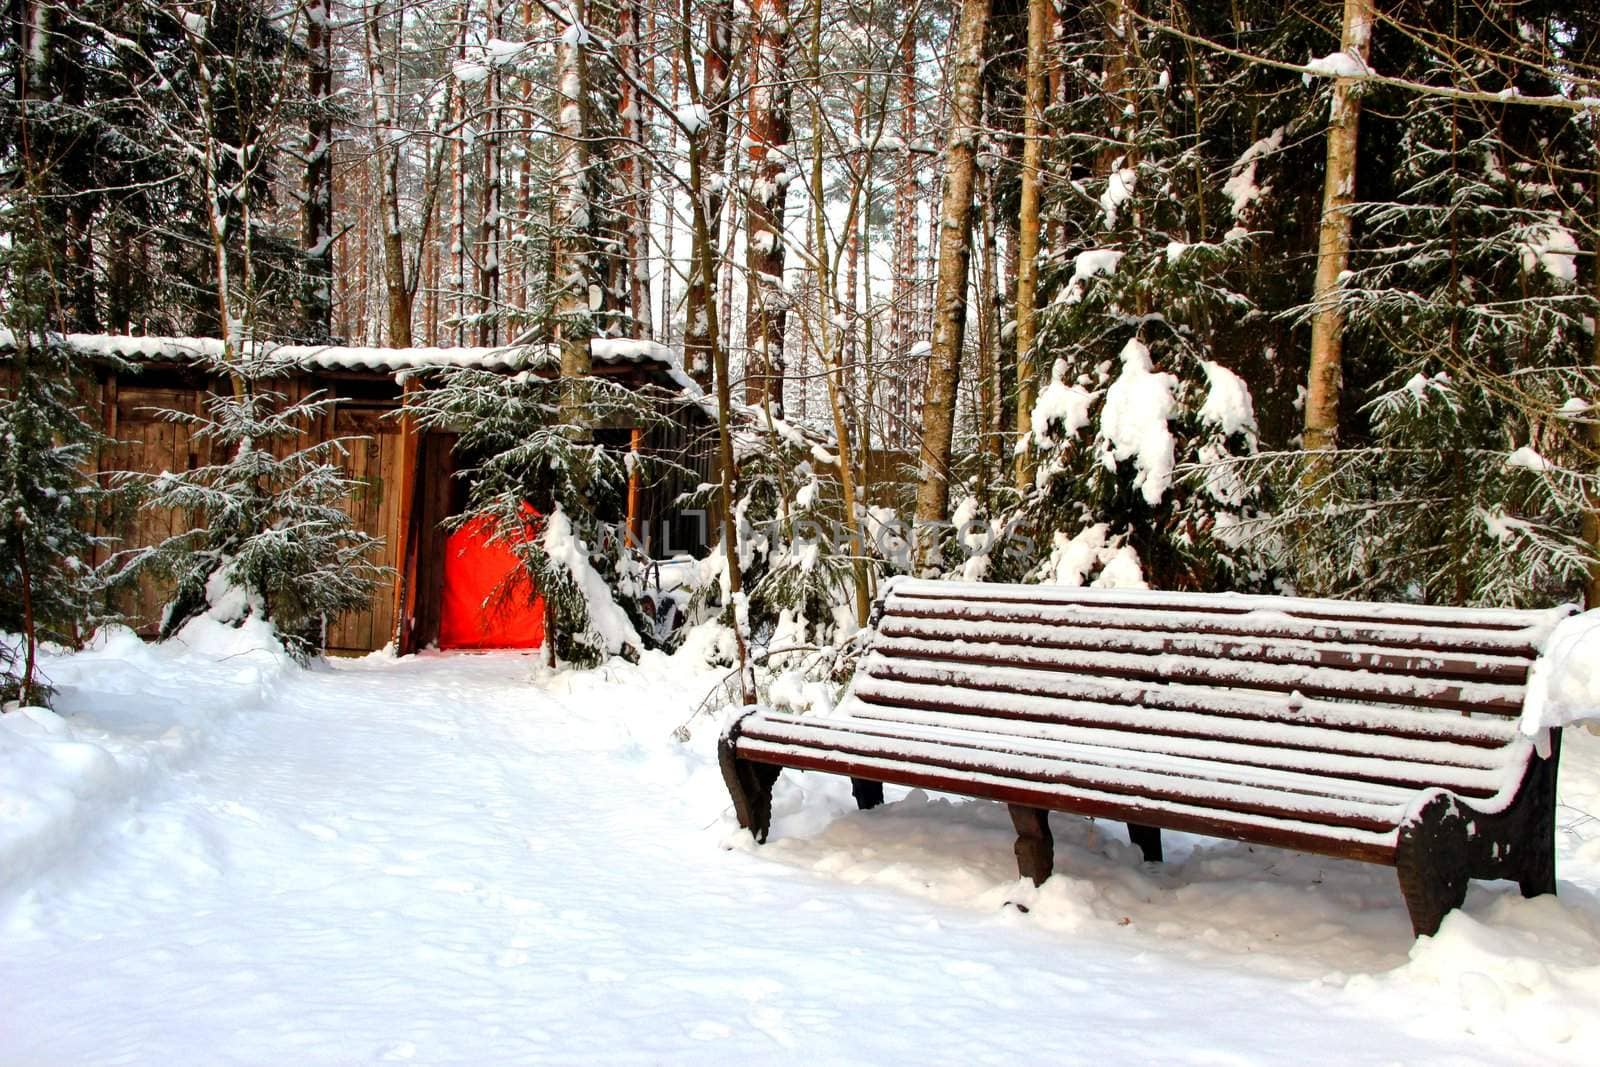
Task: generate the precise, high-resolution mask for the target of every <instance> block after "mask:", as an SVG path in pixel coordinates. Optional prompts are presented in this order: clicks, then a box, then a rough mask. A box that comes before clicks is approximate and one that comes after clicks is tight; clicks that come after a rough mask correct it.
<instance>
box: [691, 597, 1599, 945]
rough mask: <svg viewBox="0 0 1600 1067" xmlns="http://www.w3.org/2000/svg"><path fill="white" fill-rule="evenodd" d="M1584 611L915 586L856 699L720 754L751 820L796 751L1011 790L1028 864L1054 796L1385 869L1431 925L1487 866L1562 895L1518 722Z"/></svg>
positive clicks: (1551, 778) (1045, 866) (873, 645)
mask: <svg viewBox="0 0 1600 1067" xmlns="http://www.w3.org/2000/svg"><path fill="white" fill-rule="evenodd" d="M1566 614H1568V612H1567V611H1566V610H1556V611H1543V612H1534V611H1499V610H1486V611H1478V610H1463V609H1451V608H1436V607H1422V606H1413V605H1393V604H1362V603H1354V602H1347V601H1319V600H1310V599H1305V598H1291V597H1255V596H1233V595H1206V594H1185V593H1165V592H1142V591H1127V590H1085V589H1066V588H1059V587H1044V586H1008V585H999V584H967V583H944V582H917V581H907V580H900V581H897V582H895V583H892V584H891V585H890V586H889V588H888V589H887V591H886V593H885V596H884V598H883V600H882V601H880V604H879V606H878V610H877V612H876V613H875V617H874V625H875V633H874V634H873V636H872V639H871V642H870V645H869V650H868V652H867V654H866V655H865V656H864V657H863V659H862V661H861V664H860V667H859V669H858V671H857V674H856V677H855V679H854V680H853V682H852V685H851V688H850V691H849V693H848V694H847V695H846V698H845V699H844V700H843V701H842V702H841V704H840V706H839V707H838V708H837V709H835V710H834V711H833V712H831V713H829V714H827V715H825V716H800V715H793V714H787V713H781V712H776V711H770V710H765V709H758V710H756V711H754V712H751V713H749V714H746V715H745V716H743V717H742V718H741V719H739V720H738V721H737V722H736V723H735V724H734V725H733V726H732V727H730V729H729V730H728V732H727V734H726V735H725V736H724V739H723V742H722V746H721V751H722V759H723V770H724V775H725V777H726V778H727V780H728V785H729V790H730V792H731V793H732V794H733V797H734V802H735V809H736V811H737V812H738V814H739V818H740V821H741V824H742V825H744V826H747V827H748V828H750V829H751V831H752V833H754V834H755V836H756V837H757V839H758V840H763V839H764V838H765V836H766V831H767V824H768V822H769V820H770V795H771V785H772V782H773V780H774V779H775V778H776V776H777V773H778V770H779V768H782V767H791V768H796V769H802V770H818V771H829V772H833V773H839V774H847V775H849V776H850V777H851V778H852V779H854V780H855V785H856V795H857V798H858V800H859V801H860V802H861V804H862V806H863V807H870V806H873V805H874V804H876V803H877V802H879V801H880V800H881V797H882V785H883V784H884V783H890V784H897V785H906V786H916V787H923V788H930V789H938V790H942V791H948V792H956V793H964V794H967V795H970V796H974V797H980V798H985V799H990V800H996V801H1000V802H1003V803H1006V804H1007V805H1009V806H1010V808H1011V811H1012V817H1013V820H1014V822H1015V823H1016V825H1017V829H1018V833H1019V838H1018V843H1017V855H1018V861H1019V865H1020V866H1021V868H1022V871H1023V873H1024V874H1025V875H1030V876H1032V877H1034V878H1035V880H1043V878H1045V877H1047V876H1048V874H1049V871H1050V866H1051V862H1052V846H1051V844H1050V838H1049V830H1048V821H1047V818H1046V813H1047V812H1049V811H1065V812H1072V813H1076V814H1080V815H1089V816H1094V817H1106V818H1113V819H1119V820H1122V821H1125V822H1127V823H1128V824H1129V830H1130V835H1131V836H1132V837H1133V839H1134V840H1135V842H1136V843H1138V844H1139V845H1140V846H1141V847H1142V848H1143V849H1144V851H1145V854H1146V856H1147V858H1150V859H1158V858H1159V857H1160V833H1159V829H1158V828H1160V827H1165V828H1167V829H1173V830H1184V831H1190V832H1197V833H1204V834H1211V835H1217V836H1225V837H1233V838H1238V839H1240V840H1246V841H1252V842H1257V843H1261V844H1268V845H1280V846H1285V847H1292V848H1299V849H1304V850H1309V851H1315V852H1321V853H1325V854H1330V855H1336V856H1347V857H1350V858H1355V859H1361V860H1366V861H1369V862H1374V863H1384V864H1389V865H1392V866H1395V867H1397V868H1398V869H1399V871H1400V880H1401V886H1402V889H1403V890H1404V891H1405V894H1406V899H1407V904H1408V906H1409V907H1410V909H1411V912H1412V919H1413V924H1414V925H1415V926H1416V929H1417V930H1418V932H1419V933H1428V932H1431V931H1432V930H1433V929H1436V928H1437V925H1438V921H1439V919H1440V918H1442V916H1443V914H1444V912H1445V911H1446V910H1448V909H1449V907H1453V906H1455V904H1457V903H1459V900H1460V896H1461V894H1463V893H1464V892H1465V882H1466V878H1467V877H1468V876H1469V875H1470V876H1472V877H1506V878H1514V879H1516V880H1518V881H1519V882H1520V883H1521V884H1522V887H1523V889H1524V891H1525V892H1529V893H1533V892H1546V891H1553V889H1554V869H1553V858H1552V857H1553V849H1554V840H1553V836H1554V782H1555V766H1556V758H1557V755H1556V752H1555V751H1551V752H1550V754H1549V755H1548V757H1545V756H1541V755H1540V754H1539V752H1538V751H1536V746H1535V744H1534V743H1533V742H1532V741H1531V740H1529V739H1528V738H1527V737H1524V736H1523V735H1522V734H1520V733H1519V732H1518V731H1517V727H1516V722H1515V717H1516V716H1517V715H1518V713H1519V712H1520V711H1521V708H1522V704H1523V698H1524V693H1525V688H1526V682H1527V676H1528V671H1529V668H1530V667H1531V665H1532V664H1533V663H1534V661H1535V660H1536V658H1537V656H1538V652H1539V649H1540V647H1541V645H1542V642H1543V641H1544V640H1545V639H1546V638H1547V637H1548V635H1549V634H1550V632H1551V630H1552V629H1553V628H1554V627H1555V626H1556V625H1557V623H1558V622H1559V621H1560V619H1561V618H1563V617H1564V616H1565V615H1566Z"/></svg>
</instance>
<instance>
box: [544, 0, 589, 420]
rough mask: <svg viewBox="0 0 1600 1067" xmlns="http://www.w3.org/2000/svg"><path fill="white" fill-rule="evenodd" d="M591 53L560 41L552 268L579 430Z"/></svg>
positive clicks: (584, 367)
mask: <svg viewBox="0 0 1600 1067" xmlns="http://www.w3.org/2000/svg"><path fill="white" fill-rule="evenodd" d="M587 7H588V4H587V3H585V2H583V0H577V2H575V3H573V4H572V5H570V6H569V7H568V8H567V9H566V10H567V12H568V13H569V14H570V17H571V18H572V20H573V21H574V22H575V23H576V24H578V25H584V24H585V23H584V17H585V15H586V13H587V11H586V9H587ZM587 87H588V57H587V56H586V55H585V53H584V47H583V45H582V43H580V42H579V41H578V40H577V39H575V38H574V37H573V36H572V35H570V34H563V35H562V36H561V38H560V40H559V42H558V43H557V44H556V94H557V98H558V100H559V109H560V110H559V111H558V113H557V117H556V129H557V137H558V139H559V144H558V148H557V151H558V152H559V156H558V157H557V162H556V172H555V213H556V214H555V235H554V240H553V241H552V242H551V256H550V259H551V266H552V270H553V272H554V275H555V277H554V282H553V284H554V287H555V292H554V300H553V303H554V306H555V324H554V337H553V340H554V341H555V343H556V346H557V348H558V350H559V351H560V353H561V377H562V379H563V381H564V382H566V383H567V386H566V388H564V389H563V390H562V408H563V412H562V418H563V421H564V422H566V423H567V424H568V425H569V426H571V427H574V428H577V427H582V426H584V425H585V424H586V422H587V418H586V415H585V412H584V408H585V407H586V399H587V398H586V397H585V396H583V390H581V389H580V388H578V382H579V381H580V380H581V379H584V378H587V377H588V376H589V374H590V372H591V370H592V369H593V363H592V359H591V356H590V349H589V340H590V337H591V335H592V333H593V331H592V329H591V325H590V319H589V303H590V301H589V287H590V285H591V284H593V279H594V264H593V263H592V262H591V258H592V251H593V250H592V248H591V247H590V242H589V240H588V236H589V232H590V215H591V212H592V206H591V204H590V202H589V192H588V170H589V142H588V137H587V134H588V125H589V124H588V113H587V108H588V101H587V100H586V95H587V94H586V89H587Z"/></svg>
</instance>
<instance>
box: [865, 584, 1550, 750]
mask: <svg viewBox="0 0 1600 1067" xmlns="http://www.w3.org/2000/svg"><path fill="white" fill-rule="evenodd" d="M1570 610H1571V609H1568V608H1563V609H1553V610H1548V611H1511V610H1479V609H1463V608H1440V607H1426V606H1417V605H1397V604H1373V603H1361V602H1353V601H1329V600H1312V599H1304V598H1295V597H1269V596H1242V595H1233V594H1186V593H1168V592H1156V591H1144V590H1102V589H1078V588H1067V587H1055V586H1020V585H1004V584H998V583H954V582H928V581H914V580H907V579H900V580H897V581H895V582H894V583H892V584H891V585H890V587H889V588H888V590H887V591H886V593H885V596H884V598H883V600H882V601H881V602H880V605H879V609H878V615H877V618H876V634H875V636H874V637H873V640H872V644H871V647H870V650H869V652H868V654H867V655H866V656H865V657H864V658H863V661H862V664H861V667H860V670H859V671H858V672H857V675H856V679H855V682H854V684H853V686H852V688H851V693H850V696H849V698H848V699H847V701H846V703H845V705H844V706H842V707H841V709H840V710H841V712H844V713H846V714H863V715H867V716H871V717H879V716H882V715H885V714H903V713H910V712H918V713H921V714H922V716H923V719H922V721H925V722H929V723H935V722H938V721H941V720H943V721H955V720H957V719H959V718H960V717H964V716H980V717H984V718H992V719H1001V720H1016V721H1017V724H1018V725H1021V724H1023V723H1026V722H1030V721H1032V722H1037V723H1045V724H1049V723H1060V724H1064V725H1071V726H1073V727H1092V728H1095V729H1097V730H1136V731H1141V732H1156V733H1163V734H1169V735H1172V736H1184V737H1192V738H1203V739H1223V740H1228V741H1232V742H1236V743H1249V744H1261V745H1272V746H1287V747H1290V748H1305V749H1307V750H1308V751H1309V750H1322V751H1327V750H1330V749H1331V750H1345V751H1356V750H1363V751H1365V750H1370V751H1372V752H1373V753H1374V754H1381V753H1385V752H1387V753H1390V754H1392V755H1393V756H1395V757H1396V758H1410V757H1412V756H1415V757H1418V758H1422V757H1424V756H1426V757H1427V758H1426V762H1429V763H1432V762H1435V761H1437V760H1445V761H1447V762H1454V759H1453V758H1452V756H1451V752H1450V750H1455V749H1456V748H1457V747H1458V746H1465V747H1467V748H1473V749H1478V750H1480V751H1479V756H1478V759H1474V760H1472V762H1475V763H1476V762H1479V759H1481V758H1482V755H1483V753H1482V751H1481V750H1483V749H1489V748H1500V747H1505V746H1508V745H1511V744H1512V743H1513V742H1515V741H1516V739H1517V737H1516V733H1515V724H1514V722H1513V721H1512V720H1513V719H1514V718H1515V717H1516V716H1517V715H1518V714H1519V713H1520V711H1521V708H1522V701H1523V691H1524V686H1525V684H1526V681H1527V675H1528V670H1529V668H1530V667H1531V666H1532V664H1533V662H1534V660H1535V659H1536V658H1537V656H1538V653H1539V648H1540V646H1541V644H1542V642H1543V641H1544V639H1545V637H1546V636H1547V635H1548V633H1549V631H1550V630H1551V629H1552V628H1553V627H1554V626H1555V624H1556V623H1557V622H1559V621H1560V619H1561V618H1563V617H1565V616H1566V615H1567V614H1569V613H1570ZM1441 713H1443V714H1441ZM1308 729H1309V731H1310V732H1307V731H1308ZM1329 731H1338V732H1343V733H1347V734H1350V735H1352V736H1350V737H1348V738H1346V739H1344V740H1343V741H1339V740H1337V739H1335V740H1330V739H1329V737H1328V734H1329ZM1362 738H1365V740H1362ZM1380 738H1388V739H1391V740H1392V741H1393V742H1398V744H1384V743H1379V739H1380ZM1407 740H1413V741H1417V742H1443V743H1445V744H1446V745H1447V746H1448V749H1447V750H1437V745H1434V746H1430V747H1431V748H1432V749H1435V750H1433V751H1428V752H1424V751H1423V750H1421V749H1419V748H1417V746H1415V745H1410V746H1407V745H1406V744H1405V742H1406V741H1407Z"/></svg>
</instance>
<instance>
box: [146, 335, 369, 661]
mask: <svg viewBox="0 0 1600 1067" xmlns="http://www.w3.org/2000/svg"><path fill="white" fill-rule="evenodd" d="M286 369H287V368H284V367H282V366H279V365H277V364H276V362H275V361H274V360H273V358H272V356H271V354H270V352H269V351H267V350H265V349H262V348H258V347H256V346H254V345H249V344H247V345H245V346H244V349H243V351H242V352H240V353H238V354H235V355H233V356H231V357H224V358H222V359H219V360H217V361H215V362H214V364H213V365H212V366H211V367H210V370H211V371H212V372H213V373H214V374H216V375H218V376H219V378H220V379H221V384H220V386H219V388H218V390H217V391H215V392H213V393H211V394H209V395H207V396H206V398H205V401H204V403H203V405H202V410H201V411H200V412H198V413H196V412H192V411H163V412H161V415H162V417H163V418H165V419H167V420H168V421H171V422H175V423H181V424H183V425H185V426H186V427H187V428H188V430H189V433H190V436H191V440H193V441H194V442H195V443H196V444H197V445H198V446H199V447H201V448H204V449H207V450H209V453H210V459H211V462H209V463H205V464H202V465H200V466H198V467H196V468H194V469H193V470H188V471H176V472H174V471H163V472H161V473H159V474H154V475H148V474H131V473H130V474H125V475H123V477H122V481H123V483H124V484H126V485H129V486H131V487H132V488H133V489H134V491H135V492H136V493H137V494H138V496H139V497H140V499H141V503H142V506H144V507H147V508H153V509H160V510H167V509H175V510H177V511H179V512H180V513H183V514H186V515H188V516H190V519H191V521H190V522H188V523H186V524H185V525H186V526H187V527H188V529H186V530H185V532H183V533H179V534H175V535H173V536H171V537H169V538H167V539H165V540H163V541H161V542H160V543H158V544H155V545H152V546H149V547H147V548H143V549H138V550H134V551H131V552H129V553H126V554H125V555H124V557H123V558H122V560H121V561H120V563H121V566H120V570H119V577H120V578H121V579H123V580H128V579H131V578H134V577H138V576H140V575H143V574H145V573H154V574H155V575H158V576H160V577H163V578H165V579H167V580H170V581H171V582H172V583H173V592H172V598H171V600H170V601H169V602H168V604H167V606H166V609H165V611H164V613H163V616H162V620H161V631H160V632H161V637H162V638H163V639H165V638H168V637H171V636H173V635H174V634H176V633H177V632H178V631H179V630H180V629H182V628H183V626H184V624H185V623H187V622H188V621H189V620H190V619H192V618H195V617H196V616H200V615H207V616H210V617H211V618H214V619H217V620H218V621H222V622H226V623H230V624H234V625H237V624H240V623H242V622H244V621H245V620H247V619H251V618H259V619H263V620H266V621H267V622H270V623H272V624H273V625H274V626H275V627H276V628H277V631H278V633H279V635H280V636H281V637H282V639H283V641H284V644H285V647H287V648H288V649H289V650H290V651H291V652H292V653H294V654H295V655H296V656H298V657H300V658H306V657H308V656H310V655H313V654H315V653H316V652H317V651H319V650H320V649H321V647H322V643H323V635H324V632H325V628H326V626H327V624H328V623H329V622H330V621H332V620H333V619H334V618H336V617H337V616H339V615H342V614H343V613H345V612H347V611H356V610H359V609H361V608H364V607H365V606H366V605H367V604H368V603H369V602H370V601H371V599H372V594H373V591H374V590H375V589H376V587H377V583H378V580H379V579H380V578H381V577H382V576H383V571H382V568H380V567H379V566H378V565H377V564H375V563H373V561H372V558H371V557H372V556H373V554H374V553H375V551H376V549H377V548H378V546H379V543H378V541H377V539H376V538H374V537H372V536H370V535H369V534H367V533H366V532H364V531H363V530H361V529H360V528H358V527H357V526H356V525H355V523H354V521H353V520H352V519H351V517H350V514H349V513H348V512H347V511H346V510H345V509H344V507H343V506H342V505H343V503H344V501H346V500H347V499H348V498H349V497H350V495H351V494H352V493H353V492H354V491H355V490H356V489H357V488H358V485H359V483H358V482H356V481H354V480H352V479H351V478H349V477H348V476H346V475H345V473H344V471H343V470H342V469H341V468H340V466H339V461H340V459H341V458H342V457H343V456H344V454H345V446H346V444H347V443H348V442H347V441H346V440H333V441H322V442H318V443H315V444H311V445H308V446H306V447H303V448H301V447H295V446H296V442H297V439H298V438H299V436H300V435H301V434H302V433H304V432H305V430H306V428H307V427H308V426H311V425H314V424H315V423H316V421H317V420H318V419H320V418H321V417H322V416H323V415H324V414H325V412H326V411H327V409H328V406H329V405H330V404H331V403H332V402H333V401H332V400H331V399H330V398H326V397H318V396H311V397H308V398H305V399H303V400H297V401H291V400H290V399H289V398H288V397H287V396H286V395H285V394H283V393H281V392H278V391H276V390H273V389H271V388H269V384H270V382H271V380H272V378H273V377H274V376H275V375H277V374H280V373H282V372H283V371H285V370H286Z"/></svg>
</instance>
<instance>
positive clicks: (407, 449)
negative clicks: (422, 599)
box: [394, 378, 422, 656]
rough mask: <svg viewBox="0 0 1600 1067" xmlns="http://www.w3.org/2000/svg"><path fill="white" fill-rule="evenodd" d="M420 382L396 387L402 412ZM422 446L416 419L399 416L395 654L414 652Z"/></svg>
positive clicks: (404, 415) (417, 389)
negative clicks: (398, 388)
mask: <svg viewBox="0 0 1600 1067" xmlns="http://www.w3.org/2000/svg"><path fill="white" fill-rule="evenodd" d="M421 388H422V385H421V383H419V382H418V381H416V379H414V378H413V379H407V380H406V382H405V384H404V385H402V386H401V387H400V403H401V405H402V408H401V410H402V412H403V411H404V404H405V401H406V398H407V397H408V396H411V395H413V394H414V393H417V392H419V391H420V390H421ZM421 446H422V438H421V435H420V434H419V433H418V432H417V424H416V420H414V419H412V418H411V416H409V415H406V414H401V416H400V474H399V478H400V522H399V528H400V543H399V544H398V545H396V546H395V548H396V551H395V559H396V560H397V561H398V562H399V565H400V566H399V573H397V574H396V575H395V579H394V650H395V653H396V654H397V655H401V656H407V655H410V654H411V653H413V652H415V651H416V650H417V649H416V637H415V633H414V631H413V628H412V622H413V620H414V618H415V615H416V608H417V570H418V568H417V553H418V548H419V546H420V544H421V542H422V536H421V531H420V530H418V529H416V525H417V497H418V488H419V486H418V484H417V483H418V481H419V480H420V469H421V468H420V464H418V462H417V454H418V452H419V451H420V449H421Z"/></svg>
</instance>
